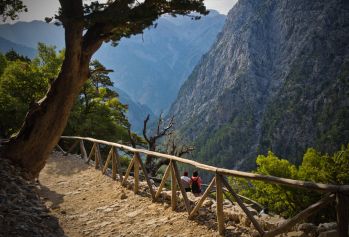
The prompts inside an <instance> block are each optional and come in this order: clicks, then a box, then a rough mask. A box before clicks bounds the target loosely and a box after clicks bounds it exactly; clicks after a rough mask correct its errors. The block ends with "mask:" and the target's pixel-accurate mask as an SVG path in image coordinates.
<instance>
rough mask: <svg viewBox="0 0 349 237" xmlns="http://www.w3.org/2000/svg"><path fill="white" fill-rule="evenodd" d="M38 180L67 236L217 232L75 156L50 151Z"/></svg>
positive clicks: (206, 234)
mask: <svg viewBox="0 0 349 237" xmlns="http://www.w3.org/2000/svg"><path fill="white" fill-rule="evenodd" d="M40 182H41V191H40V193H41V194H40V195H41V196H42V197H44V199H45V203H46V206H47V207H48V208H49V209H50V210H51V214H52V215H54V216H55V217H57V218H58V219H59V222H60V225H61V227H62V228H63V230H64V232H65V234H66V236H72V237H75V236H217V234H216V233H217V232H216V231H215V230H214V229H209V228H207V227H206V226H205V225H201V224H198V223H197V222H195V221H189V220H188V219H187V214H186V213H184V212H172V211H171V208H168V205H166V204H165V205H164V204H162V203H152V202H151V200H150V199H149V198H148V197H142V196H140V195H134V194H133V192H132V191H130V190H128V189H126V188H124V187H123V186H121V185H120V184H119V182H115V181H113V180H112V179H111V178H110V177H108V176H105V175H102V174H101V171H100V170H95V169H94V168H93V167H92V166H88V165H86V164H84V162H83V161H82V160H81V159H80V158H78V157H76V156H69V157H64V156H61V155H60V154H59V153H55V154H53V155H52V157H51V158H50V159H49V161H48V163H47V165H46V167H45V168H44V170H43V171H42V172H41V174H40Z"/></svg>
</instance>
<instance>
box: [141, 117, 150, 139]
mask: <svg viewBox="0 0 349 237" xmlns="http://www.w3.org/2000/svg"><path fill="white" fill-rule="evenodd" d="M149 118H150V114H148V116H147V117H146V119H145V120H144V122H143V137H144V139H145V140H146V141H147V143H148V144H150V140H149V138H148V136H147V123H148V121H149Z"/></svg>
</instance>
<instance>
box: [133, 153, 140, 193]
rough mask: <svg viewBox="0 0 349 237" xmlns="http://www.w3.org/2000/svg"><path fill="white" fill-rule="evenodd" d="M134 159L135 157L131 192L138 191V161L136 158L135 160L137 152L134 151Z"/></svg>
mask: <svg viewBox="0 0 349 237" xmlns="http://www.w3.org/2000/svg"><path fill="white" fill-rule="evenodd" d="M134 159H135V163H134V165H133V178H134V182H135V184H134V188H133V192H134V193H135V194H137V193H138V190H139V163H138V160H137V154H136V153H135V154H134Z"/></svg>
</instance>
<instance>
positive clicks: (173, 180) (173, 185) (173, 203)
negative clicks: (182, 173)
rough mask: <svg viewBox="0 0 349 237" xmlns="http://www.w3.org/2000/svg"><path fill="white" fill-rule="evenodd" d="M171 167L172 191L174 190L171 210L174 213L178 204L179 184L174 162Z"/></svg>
mask: <svg viewBox="0 0 349 237" xmlns="http://www.w3.org/2000/svg"><path fill="white" fill-rule="evenodd" d="M170 165H171V190H172V195H171V209H172V211H174V210H176V204H177V182H176V174H175V170H174V167H173V163H172V160H171V163H170Z"/></svg>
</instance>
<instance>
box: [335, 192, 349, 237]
mask: <svg viewBox="0 0 349 237" xmlns="http://www.w3.org/2000/svg"><path fill="white" fill-rule="evenodd" d="M336 211H337V231H338V236H339V237H348V224H349V193H348V192H346V193H342V192H338V193H337V195H336Z"/></svg>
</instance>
